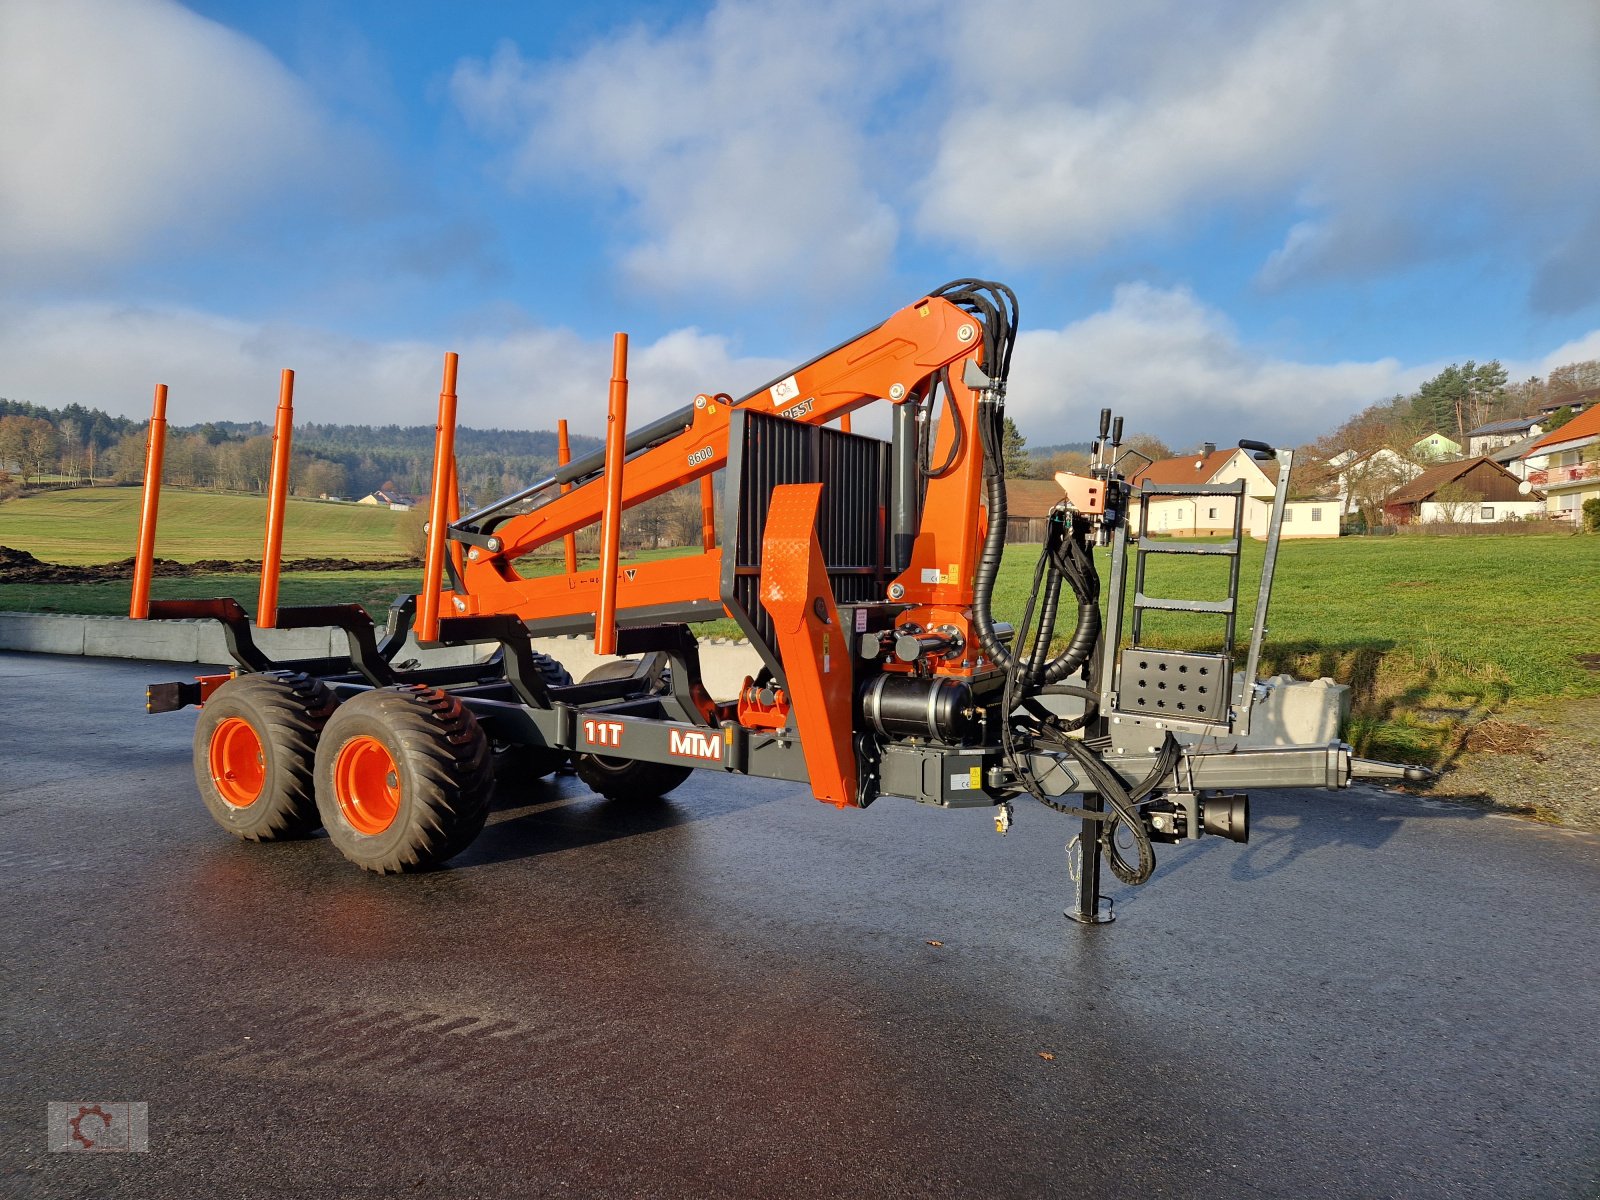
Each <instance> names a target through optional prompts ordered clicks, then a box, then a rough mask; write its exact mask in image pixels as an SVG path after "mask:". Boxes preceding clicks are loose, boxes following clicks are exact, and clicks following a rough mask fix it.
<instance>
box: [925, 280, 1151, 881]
mask: <svg viewBox="0 0 1600 1200" xmlns="http://www.w3.org/2000/svg"><path fill="white" fill-rule="evenodd" d="M933 294H934V295H937V296H942V297H943V298H944V299H946V300H949V301H950V302H951V303H953V304H955V305H957V306H958V307H961V308H963V309H965V310H966V311H968V312H970V313H972V314H974V315H975V316H977V317H979V318H980V319H981V324H982V327H983V331H984V344H983V349H984V356H983V368H984V371H985V373H986V374H987V375H988V383H987V384H986V385H983V386H981V388H980V394H979V398H978V412H977V418H976V425H977V430H976V432H977V435H978V440H979V444H980V445H981V447H982V450H983V486H984V504H985V507H986V508H987V510H988V521H989V527H988V529H987V531H986V532H985V535H984V540H983V546H982V549H981V550H980V552H979V556H978V565H977V569H976V572H975V575H974V579H973V631H974V633H975V634H976V635H977V638H978V642H979V644H980V645H981V646H982V647H983V651H984V654H985V655H987V656H988V658H989V660H990V661H991V662H993V663H995V664H996V665H997V666H999V667H1000V668H1002V669H1003V670H1004V671H1005V672H1006V682H1005V690H1004V694H1003V701H1002V710H1003V712H1004V717H1003V719H1002V721H1001V743H1002V747H1003V749H1004V751H1005V755H1006V760H1007V762H1008V763H1009V764H1010V766H1011V768H1012V770H1013V771H1015V772H1016V774H1017V777H1018V779H1019V780H1020V781H1021V782H1022V784H1023V786H1024V787H1025V788H1026V789H1027V790H1028V792H1029V793H1030V794H1031V795H1032V796H1033V797H1034V798H1035V799H1037V800H1039V801H1040V802H1041V803H1043V804H1045V805H1048V806H1049V807H1051V808H1055V809H1058V810H1061V811H1063V812H1069V813H1073V814H1075V815H1078V816H1082V817H1086V818H1089V819H1091V820H1095V821H1098V822H1099V826H1100V833H1099V840H1100V846H1101V849H1102V851H1103V852H1104V854H1105V856H1106V861H1107V863H1108V865H1109V866H1110V867H1111V871H1112V874H1114V875H1115V876H1116V877H1117V878H1118V879H1120V880H1122V881H1123V882H1124V883H1128V884H1138V883H1143V882H1145V881H1146V880H1147V879H1149V878H1150V876H1151V874H1152V873H1153V872H1154V871H1155V851H1154V848H1153V847H1152V845H1151V842H1150V835H1149V832H1148V831H1147V830H1146V829H1145V827H1144V821H1143V818H1142V816H1141V814H1140V812H1139V809H1138V805H1139V802H1140V801H1142V800H1143V799H1144V798H1145V797H1146V796H1148V795H1150V793H1151V792H1153V791H1154V790H1155V789H1156V788H1157V787H1159V786H1160V785H1161V783H1162V781H1163V780H1165V779H1167V778H1169V777H1171V775H1172V774H1173V772H1174V771H1175V770H1176V768H1177V765H1178V761H1179V758H1180V755H1181V753H1182V751H1181V748H1180V746H1179V744H1178V741H1177V739H1176V738H1174V737H1173V736H1172V734H1171V733H1170V732H1169V733H1168V734H1167V735H1166V738H1165V739H1164V741H1163V742H1162V746H1161V750H1160V752H1159V753H1158V754H1157V757H1156V763H1155V766H1154V767H1153V768H1152V769H1151V771H1150V773H1149V774H1148V775H1147V776H1145V778H1144V779H1143V780H1141V781H1140V782H1139V783H1137V784H1135V785H1134V786H1133V787H1131V788H1130V787H1128V786H1127V785H1126V784H1125V783H1124V782H1123V780H1122V777H1121V776H1120V775H1118V774H1117V772H1116V771H1115V770H1113V769H1112V768H1111V766H1110V765H1109V764H1107V762H1106V761H1105V759H1104V758H1103V757H1102V756H1101V754H1100V753H1099V751H1098V750H1096V749H1095V748H1094V747H1093V746H1091V745H1089V744H1088V743H1087V742H1085V741H1084V739H1083V738H1082V737H1073V736H1070V735H1071V734H1074V733H1076V732H1077V731H1079V730H1081V729H1082V728H1083V727H1084V726H1086V725H1088V724H1089V722H1090V721H1092V720H1094V719H1095V717H1096V716H1098V715H1099V714H1098V705H1099V697H1098V695H1097V694H1096V693H1095V692H1094V691H1093V690H1091V689H1090V688H1087V687H1082V686H1078V685H1075V684H1068V683H1063V682H1062V681H1063V680H1065V679H1066V678H1067V677H1068V676H1070V675H1072V674H1073V673H1074V672H1077V671H1081V670H1082V669H1083V668H1084V666H1085V665H1086V664H1087V663H1088V662H1089V661H1090V659H1091V658H1092V657H1093V654H1094V651H1095V648H1096V646H1097V645H1098V644H1099V641H1100V632H1101V622H1100V577H1099V573H1098V572H1097V571H1096V569H1095V565H1094V557H1093V551H1092V550H1091V548H1090V533H1091V530H1090V525H1089V522H1088V521H1087V520H1086V519H1084V518H1082V517H1079V516H1077V515H1075V514H1072V515H1069V514H1067V513H1066V512H1065V511H1064V510H1062V509H1058V510H1056V511H1055V512H1053V513H1052V514H1051V520H1050V528H1049V532H1048V533H1047V535H1046V541H1045V546H1044V550H1043V552H1042V553H1041V554H1040V556H1039V562H1038V564H1037V566H1036V567H1035V568H1034V574H1033V587H1032V588H1031V590H1030V591H1029V594H1028V602H1027V605H1026V608H1025V611H1024V613H1023V617H1022V622H1021V624H1020V625H1019V626H1017V629H1016V634H1015V643H1014V644H1015V646H1016V653H1014V654H1013V653H1012V652H1011V650H1009V649H1008V648H1007V647H1006V646H1005V644H1004V643H1003V642H1001V641H1000V639H999V637H998V636H997V634H996V632H995V627H994V613H993V607H992V602H993V598H994V586H995V582H996V579H997V578H998V576H999V573H1000V563H1001V556H1002V555H1003V553H1004V551H1005V542H1006V519H1007V506H1006V489H1005V455H1004V444H1005V389H1006V380H1007V378H1008V377H1009V375H1010V370H1011V351H1012V348H1013V346H1014V345H1015V337H1016V330H1017V318H1018V309H1017V300H1016V295H1015V294H1014V293H1013V292H1012V291H1011V289H1010V288H1007V287H1005V286H1004V285H1003V284H997V283H989V282H985V281H982V280H975V279H961V280H956V281H955V282H953V283H949V284H946V285H945V286H944V287H943V288H940V289H939V290H938V291H936V292H934V293H933ZM936 382H937V381H936ZM946 386H947V387H948V380H946ZM935 389H936V384H935V386H931V387H930V389H929V392H928V396H927V400H928V401H929V405H928V407H929V412H930V420H931V413H932V410H933V404H932V401H933V399H934V391H935ZM951 411H952V413H953V412H954V407H953V406H951ZM960 436H961V430H960V427H959V426H958V427H957V430H956V437H957V448H958V449H959V439H960ZM954 454H955V452H954V451H953V452H952V456H951V460H952V461H954ZM947 466H948V464H947ZM927 474H928V472H927V468H926V465H924V476H925V477H926V476H927ZM1063 584H1066V585H1067V586H1068V587H1070V588H1071V589H1072V593H1073V596H1074V597H1075V598H1076V599H1077V601H1078V617H1077V624H1076V626H1075V627H1074V630H1073V635H1072V638H1071V640H1070V641H1069V642H1068V644H1067V647H1066V649H1064V650H1063V651H1062V652H1061V654H1059V655H1057V656H1056V657H1055V658H1053V659H1052V658H1050V657H1049V654H1050V644H1051V642H1052V640H1053V639H1054V636H1055V626H1056V620H1057V614H1058V609H1059V605H1060V596H1061V587H1062V585H1063ZM1041 597H1042V607H1040V608H1039V624H1038V626H1037V628H1036V629H1034V631H1033V641H1032V645H1031V647H1029V648H1028V649H1027V650H1026V651H1024V649H1023V647H1024V645H1025V644H1026V642H1027V638H1028V632H1029V629H1030V627H1031V626H1032V623H1033V619H1034V610H1035V607H1036V606H1039V605H1040V602H1041ZM1048 695H1070V696H1076V697H1078V698H1080V699H1082V700H1083V701H1084V711H1083V713H1082V715H1081V716H1079V717H1076V718H1073V719H1071V720H1063V719H1062V718H1061V717H1059V716H1057V715H1056V714H1055V713H1052V712H1051V711H1050V710H1049V709H1048V708H1046V707H1045V706H1044V705H1043V704H1042V703H1040V701H1039V697H1041V696H1048ZM1019 714H1025V715H1021V716H1019ZM1019 727H1020V728H1019ZM1019 735H1022V736H1025V737H1026V739H1027V744H1026V745H1024V744H1022V742H1021V741H1020V740H1019ZM1034 746H1039V747H1042V748H1046V749H1051V750H1055V751H1057V752H1059V753H1063V754H1066V755H1068V756H1070V757H1071V758H1072V759H1073V760H1074V761H1075V762H1076V763H1078V764H1079V766H1080V767H1081V768H1082V770H1083V773H1084V775H1086V776H1087V778H1088V780H1089V782H1090V784H1091V785H1092V790H1093V791H1095V792H1097V793H1098V794H1099V795H1100V796H1102V797H1103V798H1104V799H1105V801H1106V803H1107V804H1108V805H1109V806H1110V807H1109V811H1108V812H1091V811H1089V810H1086V809H1077V808H1072V807H1070V806H1068V805H1065V804H1061V803H1059V802H1058V801H1056V800H1053V799H1051V798H1050V797H1049V796H1048V795H1046V794H1045V791H1044V788H1043V786H1042V785H1041V784H1040V782H1039V780H1038V779H1037V778H1035V776H1034V774H1033V770H1032V765H1031V762H1030V758H1029V755H1030V752H1031V750H1032V748H1033V747H1034ZM1124 828H1126V829H1127V830H1128V832H1129V833H1130V834H1131V836H1132V838H1133V843H1134V849H1135V852H1136V855H1137V861H1136V862H1131V863H1130V862H1129V861H1128V860H1127V859H1125V858H1124V857H1123V856H1122V852H1121V850H1120V848H1119V847H1118V845H1117V837H1118V833H1119V832H1120V830H1122V829H1124Z"/></svg>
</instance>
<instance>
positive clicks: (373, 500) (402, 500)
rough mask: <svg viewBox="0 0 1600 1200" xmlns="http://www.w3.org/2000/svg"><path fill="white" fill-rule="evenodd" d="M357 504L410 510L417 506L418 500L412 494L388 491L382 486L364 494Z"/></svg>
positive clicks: (393, 509) (401, 510) (397, 510)
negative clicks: (404, 494) (368, 493)
mask: <svg viewBox="0 0 1600 1200" xmlns="http://www.w3.org/2000/svg"><path fill="white" fill-rule="evenodd" d="M356 503H357V504H372V505H376V506H378V507H380V508H387V509H389V510H390V511H391V512H410V511H411V510H412V509H413V508H415V507H416V506H417V502H416V500H415V499H413V498H412V497H410V496H402V495H401V494H400V493H399V492H386V491H384V490H383V489H382V488H379V489H378V490H377V491H375V492H373V493H371V494H370V495H367V496H363V497H361V499H359V500H357V501H356Z"/></svg>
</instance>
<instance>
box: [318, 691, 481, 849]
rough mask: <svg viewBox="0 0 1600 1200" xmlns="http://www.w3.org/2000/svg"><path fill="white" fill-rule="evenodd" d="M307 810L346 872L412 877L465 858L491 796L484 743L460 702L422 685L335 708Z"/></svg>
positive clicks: (363, 695) (358, 698) (363, 697)
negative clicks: (313, 811) (314, 812)
mask: <svg viewBox="0 0 1600 1200" xmlns="http://www.w3.org/2000/svg"><path fill="white" fill-rule="evenodd" d="M315 778H316V796H317V809H318V811H319V812H320V813H321V814H322V823H323V825H324V826H325V827H326V828H327V830H328V836H329V838H331V839H332V841H333V844H334V845H335V846H337V847H338V848H339V852H340V853H341V854H343V855H344V856H345V857H346V858H348V859H349V860H350V861H351V862H353V863H355V864H356V866H358V867H360V868H362V869H363V870H366V871H373V872H376V873H377V874H379V875H389V874H393V873H395V872H400V871H421V870H426V869H427V868H429V867H433V866H437V865H438V864H439V863H442V862H444V861H446V860H447V859H449V858H452V857H454V856H455V855H456V854H459V853H460V852H461V851H462V850H465V849H466V848H467V846H468V845H469V844H470V843H471V842H472V839H473V838H475V837H477V836H478V833H479V831H480V830H482V829H483V823H484V820H485V819H486V818H487V817H488V815H489V797H490V794H491V793H492V792H493V790H494V772H493V768H492V766H491V763H490V759H489V740H488V739H487V738H486V737H485V736H484V733H483V729H482V728H481V727H480V726H479V725H478V721H477V718H476V717H474V716H473V715H472V714H471V713H470V712H469V711H467V709H466V708H465V707H464V706H463V705H462V703H461V701H460V700H459V699H458V698H456V697H455V696H452V695H451V694H450V693H448V692H444V691H441V690H439V689H438V688H432V687H427V686H424V685H422V684H402V685H399V686H396V687H387V688H375V689H374V690H372V691H370V692H362V693H361V694H360V695H357V696H355V697H353V698H352V699H350V700H347V701H345V702H344V703H343V704H341V705H340V706H339V709H338V711H337V712H335V713H334V714H333V717H332V718H331V719H330V720H329V721H328V725H327V728H326V729H324V730H323V734H322V740H321V742H320V743H319V744H318V746H317V760H316V776H315Z"/></svg>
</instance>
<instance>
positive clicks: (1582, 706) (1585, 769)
mask: <svg viewBox="0 0 1600 1200" xmlns="http://www.w3.org/2000/svg"><path fill="white" fill-rule="evenodd" d="M1426 791H1427V794H1428V795H1430V796H1436V797H1439V798H1441V799H1451V800H1461V801H1466V802H1471V803H1476V804H1487V805H1490V806H1492V807H1495V808H1499V809H1503V810H1505V811H1507V812H1515V813H1520V814H1522V815H1524V816H1529V817H1533V818H1535V819H1536V820H1540V821H1548V822H1550V823H1552V824H1557V825H1566V826H1569V827H1571V828H1573V829H1588V830H1593V831H1596V832H1600V698H1594V697H1589V698H1586V699H1582V700H1546V701H1541V702H1539V703H1537V704H1514V705H1510V706H1508V707H1506V708H1504V709H1502V710H1501V711H1499V712H1497V713H1496V714H1495V715H1494V716H1493V717H1491V718H1489V719H1488V720H1485V721H1481V722H1479V723H1478V724H1477V725H1474V726H1473V727H1472V728H1471V729H1469V730H1468V731H1467V735H1466V737H1465V738H1464V739H1463V740H1462V744H1461V748H1460V749H1459V750H1458V751H1457V752H1456V754H1455V755H1454V757H1453V758H1452V760H1451V762H1450V765H1449V768H1448V769H1447V770H1446V772H1445V774H1444V777H1443V778H1442V779H1440V780H1439V782H1438V783H1436V784H1434V785H1433V786H1432V787H1430V788H1428V789H1426Z"/></svg>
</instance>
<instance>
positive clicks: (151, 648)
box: [0, 613, 761, 700]
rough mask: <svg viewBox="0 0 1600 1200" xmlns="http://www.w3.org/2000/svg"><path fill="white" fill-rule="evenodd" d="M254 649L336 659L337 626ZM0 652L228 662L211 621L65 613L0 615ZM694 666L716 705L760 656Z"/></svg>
mask: <svg viewBox="0 0 1600 1200" xmlns="http://www.w3.org/2000/svg"><path fill="white" fill-rule="evenodd" d="M255 636H256V644H257V645H259V646H260V647H261V648H262V650H264V651H265V652H266V653H267V654H269V655H271V656H272V657H273V658H278V659H287V658H322V657H324V656H326V655H335V654H343V653H344V652H345V649H346V645H347V643H346V641H345V636H344V633H343V632H342V631H341V630H338V629H258V630H256V631H255ZM533 648H534V649H535V650H537V651H539V652H540V653H541V654H548V655H549V656H550V657H551V658H553V659H555V660H556V661H557V662H559V663H561V664H562V665H563V666H564V667H566V668H567V670H568V671H570V672H571V673H572V677H573V678H574V679H582V678H583V677H584V676H585V675H587V674H588V673H589V672H590V671H592V670H594V669H595V668H596V667H597V666H599V665H601V664H602V663H606V662H612V661H614V659H612V658H610V657H603V656H601V655H597V654H596V653H595V652H594V639H593V638H587V637H560V638H535V639H533ZM0 650H21V651H26V652H29V653H33V654H79V655H90V656H94V657H101V658H142V659H149V660H151V661H155V662H181V663H208V664H222V665H225V664H227V663H228V662H229V661H230V659H229V657H228V646H227V642H226V640H225V639H224V638H223V636H222V626H221V625H219V624H218V623H217V622H215V621H130V620H129V619H128V618H127V617H82V616H73V615H70V614H64V613H0ZM494 650H495V647H494V646H493V645H492V644H489V645H482V646H442V647H437V648H432V649H426V650H425V649H423V648H422V647H420V646H418V645H417V643H416V639H415V638H408V639H407V641H406V644H405V645H404V646H403V647H401V649H400V652H399V653H398V654H397V655H396V656H395V662H396V663H397V664H402V663H414V664H416V665H417V666H419V667H446V666H458V665H463V664H466V663H470V662H474V661H477V660H480V659H483V658H487V657H488V656H489V655H490V654H492V653H494ZM700 669H701V674H702V676H703V678H704V679H705V684H706V690H707V691H709V692H710V693H711V695H712V697H713V698H715V699H717V700H731V699H733V697H734V696H735V695H737V694H738V691H739V686H740V684H741V683H743V681H744V678H745V676H746V675H754V674H755V673H756V672H757V671H759V670H760V669H761V658H760V656H759V655H758V654H757V653H756V652H755V650H754V648H753V647H752V646H751V645H750V643H748V642H734V641H728V640H725V639H722V638H713V639H710V640H708V641H705V642H702V643H701V645H700Z"/></svg>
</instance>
